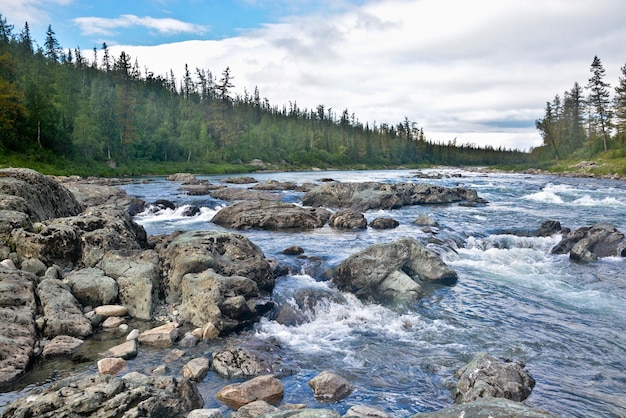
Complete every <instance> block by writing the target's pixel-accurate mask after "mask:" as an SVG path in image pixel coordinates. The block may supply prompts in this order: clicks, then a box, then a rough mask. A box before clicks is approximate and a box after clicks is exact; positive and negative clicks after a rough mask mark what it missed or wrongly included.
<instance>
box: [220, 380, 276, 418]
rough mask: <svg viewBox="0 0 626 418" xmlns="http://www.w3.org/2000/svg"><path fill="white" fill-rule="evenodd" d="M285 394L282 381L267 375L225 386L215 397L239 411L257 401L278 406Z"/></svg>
mask: <svg viewBox="0 0 626 418" xmlns="http://www.w3.org/2000/svg"><path fill="white" fill-rule="evenodd" d="M284 392H285V390H284V388H283V385H282V383H280V380H278V379H277V378H275V377H274V376H272V375H266V376H258V377H255V378H254V379H251V380H248V381H246V382H243V383H235V384H232V385H228V386H225V387H223V388H222V389H220V390H219V391H218V392H217V393H216V395H215V397H216V398H217V400H218V401H220V402H222V403H224V404H225V405H226V406H228V407H229V408H231V409H234V410H237V409H239V408H241V407H242V406H244V405H247V404H249V403H250V402H254V401H257V400H263V401H265V402H267V403H268V404H276V403H278V402H280V401H281V400H282V399H283V395H284Z"/></svg>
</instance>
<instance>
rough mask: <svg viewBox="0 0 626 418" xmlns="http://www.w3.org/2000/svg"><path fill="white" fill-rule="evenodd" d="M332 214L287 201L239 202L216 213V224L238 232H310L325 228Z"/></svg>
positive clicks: (214, 219)
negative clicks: (254, 230)
mask: <svg viewBox="0 0 626 418" xmlns="http://www.w3.org/2000/svg"><path fill="white" fill-rule="evenodd" d="M330 215H331V213H330V212H329V211H327V210H325V209H314V208H303V207H301V206H298V205H294V204H291V203H283V202H259V201H247V202H239V203H235V204H234V205H231V206H227V207H225V208H223V209H221V210H220V211H219V212H217V213H216V214H215V216H214V217H213V220H212V222H213V223H215V224H217V225H220V226H223V227H225V228H234V229H248V228H252V229H268V230H281V229H300V228H305V229H310V228H321V227H322V226H324V224H325V223H326V221H327V220H328V218H330Z"/></svg>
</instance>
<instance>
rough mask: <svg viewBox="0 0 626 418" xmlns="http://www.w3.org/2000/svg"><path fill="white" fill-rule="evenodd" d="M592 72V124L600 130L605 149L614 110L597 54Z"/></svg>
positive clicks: (590, 98)
mask: <svg viewBox="0 0 626 418" xmlns="http://www.w3.org/2000/svg"><path fill="white" fill-rule="evenodd" d="M590 71H591V73H592V74H593V75H592V76H591V78H590V79H589V84H587V89H589V105H590V106H591V109H590V115H589V117H590V125H591V126H592V127H594V128H595V129H596V130H599V131H598V134H599V135H600V137H601V138H602V141H603V144H604V151H606V150H607V145H606V142H607V140H608V139H609V135H610V131H611V118H612V112H611V107H610V103H611V101H610V99H609V87H610V86H611V85H610V84H609V83H606V82H605V81H604V75H605V71H604V67H603V66H602V62H601V61H600V58H598V56H597V55H596V56H595V57H594V58H593V63H592V64H591V69H590Z"/></svg>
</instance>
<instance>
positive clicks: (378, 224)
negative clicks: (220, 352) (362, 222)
mask: <svg viewBox="0 0 626 418" xmlns="http://www.w3.org/2000/svg"><path fill="white" fill-rule="evenodd" d="M369 226H370V228H374V229H393V228H397V227H398V226H400V223H399V222H398V221H396V220H395V219H393V218H376V219H373V220H372V221H371V222H370V223H369Z"/></svg>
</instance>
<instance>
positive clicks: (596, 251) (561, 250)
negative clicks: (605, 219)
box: [551, 223, 626, 261]
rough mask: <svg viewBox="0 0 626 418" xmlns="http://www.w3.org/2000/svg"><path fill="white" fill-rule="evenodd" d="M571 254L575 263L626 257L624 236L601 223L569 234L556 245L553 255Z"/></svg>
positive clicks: (552, 251) (608, 225) (612, 227)
mask: <svg viewBox="0 0 626 418" xmlns="http://www.w3.org/2000/svg"><path fill="white" fill-rule="evenodd" d="M568 252H569V253H570V259H572V260H574V261H594V260H597V259H598V258H601V257H611V256H613V257H615V256H617V257H625V256H626V243H625V242H624V234H623V233H622V232H620V231H618V230H617V229H616V228H615V227H614V226H613V225H611V224H607V223H599V224H596V225H594V226H592V227H583V228H579V229H576V230H575V231H571V232H569V233H568V234H567V235H566V236H564V237H563V239H562V240H561V241H560V242H559V243H558V244H557V245H555V246H554V247H553V248H552V250H551V253H552V254H567V253H568Z"/></svg>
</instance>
